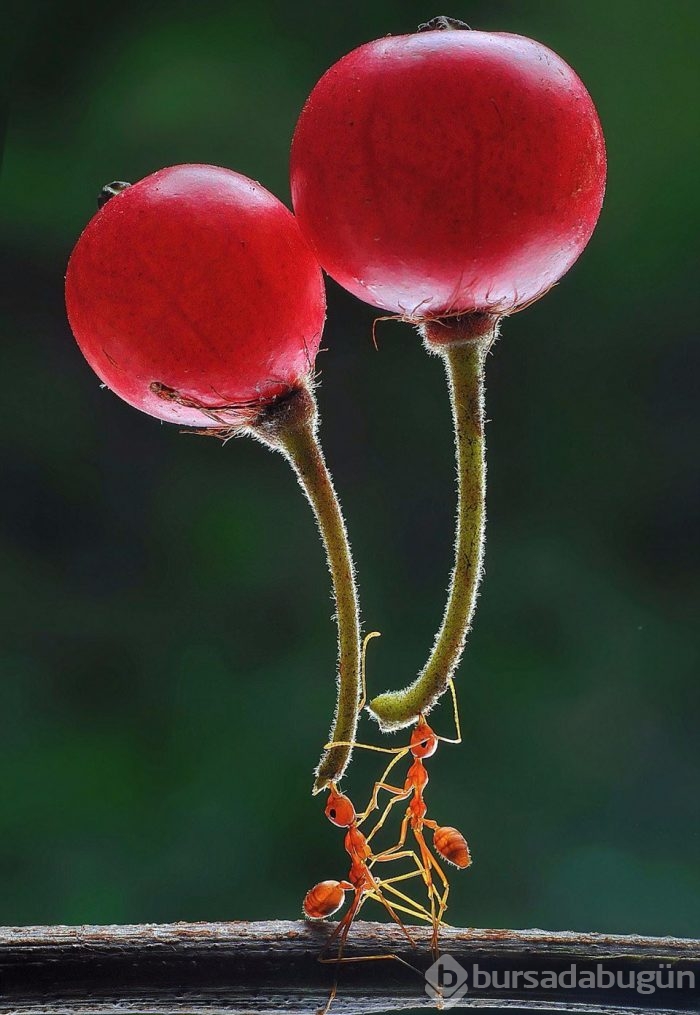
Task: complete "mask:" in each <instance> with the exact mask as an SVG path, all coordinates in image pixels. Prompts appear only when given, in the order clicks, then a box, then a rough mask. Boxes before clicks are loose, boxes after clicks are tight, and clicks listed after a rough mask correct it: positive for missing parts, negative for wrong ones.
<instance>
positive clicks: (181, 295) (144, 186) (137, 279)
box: [66, 165, 325, 426]
mask: <svg viewBox="0 0 700 1015" xmlns="http://www.w3.org/2000/svg"><path fill="white" fill-rule="evenodd" d="M66 305H67V308H68V317H69V320H70V324H71V327H72V329H73V333H74V335H75V337H76V339H77V341H78V344H79V345H80V348H81V349H82V351H83V353H84V355H85V358H86V359H87V361H88V362H89V363H90V365H91V366H92V368H93V369H94V370H95V372H96V373H97V374H98V376H99V377H100V378H101V379H102V380H103V381H104V382H105V384H107V386H108V387H110V388H111V389H112V390H113V391H115V392H116V393H117V394H118V395H120V396H121V397H122V398H123V399H124V400H125V401H127V402H129V403H130V404H131V405H134V406H136V407H137V408H138V409H142V410H143V411H144V412H147V413H150V414H151V415H153V416H157V417H159V418H160V419H166V420H173V421H176V422H178V423H183V424H186V425H196V426H215V425H221V423H222V422H230V423H233V424H235V423H237V422H239V421H240V420H241V418H242V416H243V415H244V414H245V411H246V410H247V409H249V407H250V405H251V404H252V405H259V406H262V405H265V404H266V403H268V402H270V401H272V400H273V399H274V398H276V397H277V396H279V395H281V394H284V393H285V392H288V391H290V390H292V389H294V388H296V387H298V386H299V385H300V384H301V383H303V382H304V380H305V379H306V378H307V377H308V374H309V372H310V370H311V368H312V365H313V362H314V359H315V357H316V354H317V352H318V347H319V342H320V339H321V332H322V329H323V322H324V318H325V295H324V288H323V280H322V276H321V271H320V268H319V266H318V263H317V261H316V258H315V257H314V255H313V254H312V252H311V251H310V249H309V247H308V245H307V243H306V241H305V240H304V239H303V237H302V235H301V233H300V231H299V227H298V226H297V223H296V221H295V219H294V216H293V215H292V214H291V212H290V211H288V210H287V208H285V207H284V205H283V204H281V203H280V201H278V200H277V198H276V197H274V196H273V195H272V194H270V193H269V192H268V191H267V190H265V189H264V188H263V187H261V186H260V184H259V183H255V182H254V181H253V180H249V179H247V178H246V177H245V176H240V175H239V174H238V173H233V172H231V171H230V170H228V169H220V168H217V167H215V166H199V165H190V166H173V167H172V168H170V169H162V170H160V172H157V173H154V174H153V175H152V176H148V177H146V179H144V180H141V181H140V183H136V184H135V185H134V186H132V187H128V188H127V189H125V190H122V191H121V192H119V193H117V194H116V195H115V196H114V197H112V198H111V199H110V200H109V201H107V203H106V204H105V205H104V207H102V208H101V210H100V211H98V213H97V214H96V215H95V217H94V218H93V219H92V221H91V222H90V223H89V224H88V226H87V228H86V229H85V231H84V232H83V234H82V236H81V237H80V239H79V240H78V243H77V245H76V247H75V250H74V251H73V254H72V255H71V259H70V263H69V265H68V274H67V276H66ZM199 406H204V407H206V408H207V409H210V410H212V411H211V412H208V411H202V409H200V408H199Z"/></svg>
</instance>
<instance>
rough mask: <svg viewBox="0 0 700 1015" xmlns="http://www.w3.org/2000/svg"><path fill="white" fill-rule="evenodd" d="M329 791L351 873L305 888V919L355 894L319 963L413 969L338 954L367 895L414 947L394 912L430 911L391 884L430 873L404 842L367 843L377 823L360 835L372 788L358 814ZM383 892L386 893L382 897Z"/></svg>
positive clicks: (423, 915)
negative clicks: (390, 866) (401, 867)
mask: <svg viewBox="0 0 700 1015" xmlns="http://www.w3.org/2000/svg"><path fill="white" fill-rule="evenodd" d="M373 637H374V634H370V635H368V636H367V637H366V638H365V640H364V643H363V646H362V667H361V669H362V686H363V689H364V686H365V681H364V669H365V657H366V649H367V643H368V641H369V640H370V639H371V638H373ZM364 700H365V696H364V693H363V697H362V705H364ZM361 707H362V706H361ZM398 761H400V756H398V757H396V758H395V759H393V760H392V762H391V764H390V765H389V766H388V768H387V769H386V771H385V773H384V776H383V777H382V778H383V779H384V778H386V777H387V776H388V774H389V772H390V770H391V768H392V766H393V765H394V764H396V763H397V762H398ZM329 790H330V792H329V794H328V800H327V801H326V808H325V814H326V817H327V818H328V820H329V821H330V822H332V824H334V825H336V826H338V827H339V828H345V829H347V831H346V834H345V843H344V845H345V851H346V852H347V854H348V856H349V857H350V860H351V864H350V871H349V873H348V879H347V880H346V881H321V882H319V883H318V884H317V885H315V886H314V887H313V888H312V889H311V890H310V891H309V892H307V894H306V897H305V899H304V903H303V910H304V915H305V916H306V917H307V918H308V919H310V920H324V919H326V918H327V917H329V916H332V915H333V914H334V913H336V912H337V911H338V910H339V909H340V907H341V906H342V905H343V902H344V901H345V893H346V892H348V891H352V892H354V893H355V896H354V899H353V901H352V903H351V905H350V907H349V909H348V910H347V912H346V913H345V915H344V916H343V918H342V919H341V920H340V921H339V923H338V925H337V926H336V927H335V929H334V930H333V932H332V934H331V935H330V937H329V939H328V941H327V942H326V946H325V948H324V951H323V953H322V954H321V957H320V959H319V961H321V962H332V963H336V964H340V963H342V962H365V961H371V960H376V959H380V960H381V959H394V960H396V961H398V962H401V963H403V964H404V965H408V966H409V968H413V967H412V966H410V964H409V963H407V962H405V960H404V959H402V958H400V957H399V956H398V955H394V954H385V955H366V956H361V957H359V958H345V957H344V954H343V953H344V950H345V944H346V941H347V938H348V934H349V932H350V928H351V926H352V923H353V921H354V920H355V918H356V917H357V915H358V913H359V912H360V909H361V908H362V906H363V905H364V903H365V902H366V901H367V899H374V900H375V901H377V902H379V903H381V904H382V905H383V906H384V908H385V909H386V910H387V912H388V913H389V915H390V916H391V918H392V920H393V921H394V922H395V923H396V924H398V926H399V927H400V928H401V930H402V932H403V934H404V935H405V937H406V938H407V940H408V941H409V943H410V944H411V945H412V946H413V947H415V941H414V939H413V938H412V937H411V934H410V933H409V931H408V929H407V928H406V926H405V925H404V923H403V921H402V920H401V917H400V916H399V915H398V913H399V912H400V913H404V914H406V915H408V916H412V917H413V918H414V919H417V920H424V921H426V922H427V923H432V922H433V921H434V914H433V913H432V912H428V910H427V909H426V908H425V907H424V906H421V905H420V903H417V902H415V901H414V900H413V899H411V898H410V897H409V896H408V895H406V894H404V892H402V891H401V890H400V889H399V888H397V887H396V885H397V883H398V882H401V881H407V880H409V879H410V878H415V877H422V878H423V879H424V880H425V879H426V877H428V876H429V873H428V872H427V871H426V870H425V868H424V867H423V865H422V864H421V862H420V860H419V858H418V856H417V855H416V853H415V851H414V850H412V849H405V848H403V845H404V844H403V843H402V844H401V845H399V844H396V845H394V846H392V847H391V849H389V850H386V851H384V852H381V853H374V852H373V851H372V848H371V846H370V845H369V839H370V838H371V837H372V836H373V835H374V833H375V832H376V831H377V828H378V827H380V825H379V824H378V825H377V826H376V827H375V828H374V829H373V830H372V831H371V832H370V834H369V835H368V836H365V835H364V833H363V832H362V831H361V830H360V825H361V824H362V823H363V822H364V821H365V820H366V819H367V817H368V816H369V814H371V813H372V811H374V810H376V808H377V800H376V787H375V792H374V794H373V797H372V800H371V801H370V804H369V806H368V807H367V808H366V810H365V811H364V812H363V813H362V814H360V815H359V816H358V814H357V812H356V811H355V807H354V805H353V803H352V801H351V800H350V798H349V797H348V796H347V795H345V794H344V793H341V792H339V791H338V788H337V786H336V785H335V783H331V784H330V786H329ZM384 818H385V815H382V819H381V821H382V822H383V820H384ZM403 858H410V859H412V860H413V861H414V863H415V865H416V869H415V870H410V871H408V872H406V873H403V874H398V875H394V876H393V877H390V878H379V877H377V876H376V875H375V874H374V872H373V871H372V870H371V867H373V866H374V864H376V863H382V862H385V861H393V860H400V859H403ZM387 895H389V896H390V897H389V898H387ZM336 939H337V940H338V950H337V953H336V956H335V957H334V958H326V957H325V953H326V952H327V951H328V949H329V948H330V946H331V945H332V944H333V942H334V941H335V940H336ZM337 987H338V981H337V976H336V980H335V982H334V984H333V987H332V989H331V993H330V996H329V998H328V1001H327V1003H326V1006H325V1008H324V1009H323V1012H324V1015H325V1013H326V1012H327V1011H328V1009H329V1008H330V1006H331V1003H332V1001H333V999H334V997H335V995H336V992H337Z"/></svg>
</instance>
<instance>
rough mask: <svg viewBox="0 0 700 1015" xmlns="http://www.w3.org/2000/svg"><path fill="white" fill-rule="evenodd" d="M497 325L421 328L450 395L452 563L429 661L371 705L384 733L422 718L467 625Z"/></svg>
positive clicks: (445, 682)
mask: <svg viewBox="0 0 700 1015" xmlns="http://www.w3.org/2000/svg"><path fill="white" fill-rule="evenodd" d="M497 323H498V322H497V319H496V318H495V317H490V316H488V315H486V314H478V315H476V314H475V315H471V316H470V317H468V318H457V319H453V320H445V321H435V322H431V323H429V324H426V325H424V327H423V334H424V338H425V343H426V346H427V348H428V350H429V351H430V352H435V353H437V354H438V355H441V356H442V358H443V360H444V363H445V369H446V371H447V378H448V383H449V388H450V397H451V403H452V417H453V421H454V432H455V448H456V455H457V490H458V506H457V532H456V539H455V562H454V567H453V570H452V578H451V580H450V588H449V594H448V599H447V605H446V608H445V614H444V617H443V620H442V624H441V626H440V629H439V631H438V633H437V635H436V638H435V643H434V645H433V648H432V651H431V653H430V657H429V659H428V661H427V663H426V664H425V666H424V668H423V669H422V671H421V672H420V674H419V675H418V677H417V678H416V679H415V680H414V681H413V683H411V684H409V685H408V687H404V688H403V689H402V690H400V691H386V692H385V693H383V694H380V695H379V696H378V697H376V698H374V699H373V700H372V701H371V702H370V703H369V706H368V707H369V710H370V712H372V713H373V715H374V716H375V717H376V718H377V719H378V721H379V725H380V726H381V728H382V729H385V730H391V729H400V728H401V727H403V726H408V725H409V724H410V723H412V722H414V721H415V720H416V719H417V717H418V716H419V715H421V714H425V713H426V712H428V711H429V710H430V709H431V708H432V706H433V705H434V704H435V703H436V701H437V700H438V699H439V698H440V697H441V696H442V695H443V694H444V692H445V691H446V690H447V687H448V686H449V681H450V679H451V678H452V676H453V675H454V673H455V671H456V669H457V667H458V665H459V662H460V659H461V657H462V653H463V651H464V646H465V643H466V639H467V634H468V632H469V628H470V626H471V622H472V618H473V615H474V609H475V606H476V597H477V590H478V587H479V581H480V579H481V574H482V562H483V550H484V526H485V521H486V510H485V494H486V457H485V441H484V361H485V358H486V354H487V352H488V350H489V348H490V346H491V344H492V342H493V340H494V338H495V335H496V328H497Z"/></svg>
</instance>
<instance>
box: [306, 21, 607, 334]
mask: <svg viewBox="0 0 700 1015" xmlns="http://www.w3.org/2000/svg"><path fill="white" fill-rule="evenodd" d="M605 166H606V163H605V147H604V140H603V134H602V130H601V126H600V122H599V120H598V116H597V113H596V111H595V108H594V106H593V103H592V101H591V98H590V96H589V95H588V93H587V91H586V89H585V88H584V86H583V84H582V83H581V81H580V80H579V78H578V77H577V76H576V74H575V73H574V72H573V70H572V69H571V68H570V67H569V66H568V65H567V64H566V63H564V61H563V60H561V59H560V58H559V57H558V56H557V55H556V54H555V53H553V52H551V50H549V49H547V48H546V47H544V46H542V45H540V44H539V43H537V42H534V41H533V40H531V39H526V38H523V37H521V36H517V35H506V34H490V33H485V32H475V31H474V32H473V31H463V30H448V31H425V32H419V33H417V34H414V35H403V36H397V37H393V38H392V37H389V38H384V39H378V40H377V41H375V42H370V43H368V44H367V45H364V46H361V47H360V48H359V49H356V50H354V51H353V52H351V53H349V54H348V55H347V56H345V57H343V59H341V60H340V61H339V62H338V63H336V64H335V65H334V66H333V67H331V69H330V70H329V71H327V73H326V74H325V75H324V76H323V77H322V78H321V80H320V81H319V82H318V84H317V85H316V87H315V88H314V90H313V91H312V93H311V95H310V97H309V99H308V101H307V103H306V105H305V107H304V109H303V111H302V114H301V117H300V119H299V122H298V125H297V128H296V132H295V135H294V140H293V143H292V153H291V185H292V198H293V204H294V210H295V213H296V215H297V218H298V221H299V224H300V226H301V228H302V230H303V232H304V234H305V235H306V237H307V239H308V240H309V242H310V243H311V245H312V246H313V248H314V250H315V251H316V253H317V255H318V258H319V260H320V262H321V264H322V265H323V267H324V268H325V269H326V271H327V272H328V273H329V274H330V275H331V276H332V277H333V278H334V279H335V280H336V281H337V282H339V283H340V284H341V285H342V286H344V287H345V288H346V289H348V290H349V291H350V292H352V293H354V294H355V295H356V296H358V297H360V299H362V300H365V301H366V302H367V303H371V304H372V305H374V306H376V307H381V308H383V309H385V310H387V311H390V312H392V313H397V314H402V315H405V316H407V317H410V318H412V319H416V320H421V319H425V318H430V317H435V316H440V315H445V314H448V313H467V312H471V311H474V310H484V311H490V312H495V313H508V312H511V311H513V310H515V309H517V308H519V307H522V306H524V305H525V304H526V303H529V302H530V301H532V300H533V299H535V298H536V297H538V296H539V295H541V294H542V293H544V292H545V291H546V290H547V289H548V288H549V287H550V286H551V285H552V284H553V283H554V282H556V281H557V280H558V279H559V278H561V276H562V275H563V274H564V273H565V272H566V271H567V270H568V269H569V268H570V267H571V265H572V264H573V263H574V261H575V260H576V259H577V257H578V256H579V254H580V253H581V251H582V250H583V249H584V247H585V246H586V243H587V242H588V240H589V238H590V236H591V233H592V232H593V229H594V227H595V224H596V221H597V219H598V215H599V212H600V208H601V204H602V201H603V192H604V187H605Z"/></svg>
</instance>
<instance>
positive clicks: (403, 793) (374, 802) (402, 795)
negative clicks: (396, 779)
mask: <svg viewBox="0 0 700 1015" xmlns="http://www.w3.org/2000/svg"><path fill="white" fill-rule="evenodd" d="M396 760H398V761H400V760H401V756H399V757H398V758H397V759H396ZM389 767H390V768H391V767H392V766H389ZM386 775H387V772H385V773H384V775H383V776H382V778H381V779H380V780H379V782H376V783H375V784H374V790H373V792H372V798H371V800H370V802H369V804H368V805H367V807H366V809H365V810H364V811H363V812H362V814H361V815H360V817H359V820H358V822H357V823H358V825H361V824H362V822H363V821H366V820H367V818H368V817H369V816H370V814H371V813H372V811H374V810H376V809H378V807H379V803H378V798H379V791H380V790H381V789H385V790H386V791H387V793H390V794H391V795H392V796H393V800H390V801H389V803H388V805H387V807H386V810H385V812H384V813H383V814H382V816H381V818H380V819H379V822H378V823H377V824H376V825H375V826H374V828H373V829H372V831H371V832H370V834H369V838H370V839H371V838H372V836H373V835H374V833H375V832H376V831H378V830H379V829H380V828H381V827H382V825H383V824H384V822H385V821H386V819H387V815H388V812H389V811H390V810H391V808H392V807H393V806H394V804H395V803H397V802H398V801H399V800H407V799H408V798H409V797H410V795H411V793H412V792H413V789H412V788H411V789H403V788H402V787H400V786H392V785H391V783H388V782H384V777H385V776H386Z"/></svg>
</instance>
